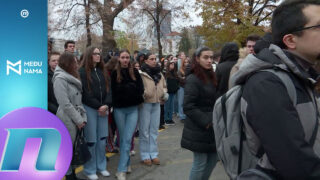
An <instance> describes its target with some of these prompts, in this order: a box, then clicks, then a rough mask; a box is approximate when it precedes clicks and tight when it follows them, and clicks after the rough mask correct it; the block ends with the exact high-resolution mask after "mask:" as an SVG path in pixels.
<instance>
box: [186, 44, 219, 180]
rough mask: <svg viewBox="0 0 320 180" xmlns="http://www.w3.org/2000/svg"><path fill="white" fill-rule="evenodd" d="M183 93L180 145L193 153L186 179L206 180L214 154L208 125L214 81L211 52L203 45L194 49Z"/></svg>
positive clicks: (214, 161)
mask: <svg viewBox="0 0 320 180" xmlns="http://www.w3.org/2000/svg"><path fill="white" fill-rule="evenodd" d="M193 57H195V59H194V60H193V63H194V64H193V66H192V69H191V74H190V75H189V76H187V79H186V83H185V87H184V88H185V92H184V104H183V108H184V113H185V114H186V120H185V123H184V128H183V133H182V140H181V147H183V148H185V149H188V150H190V151H192V152H193V164H192V168H191V172H190V177H189V179H190V180H207V179H209V177H210V175H211V172H212V170H213V168H214V167H215V165H216V163H217V160H218V156H217V153H216V147H215V139H214V133H213V128H212V121H211V120H212V109H213V106H214V103H215V97H216V85H217V80H216V76H215V73H214V71H213V68H212V61H213V52H212V50H211V49H209V48H207V47H202V48H199V49H198V50H197V51H196V52H195V56H193Z"/></svg>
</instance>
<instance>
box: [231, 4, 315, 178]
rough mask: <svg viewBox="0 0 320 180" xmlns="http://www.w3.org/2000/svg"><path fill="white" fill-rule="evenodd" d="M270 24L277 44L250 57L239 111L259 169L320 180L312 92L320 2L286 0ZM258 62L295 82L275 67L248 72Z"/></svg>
mask: <svg viewBox="0 0 320 180" xmlns="http://www.w3.org/2000/svg"><path fill="white" fill-rule="evenodd" d="M271 27H272V39H273V43H274V44H271V45H270V47H269V48H267V49H263V50H261V51H260V52H259V53H258V54H257V55H256V56H250V55H249V56H247V58H246V60H245V61H244V62H243V64H242V65H241V66H240V69H239V71H238V72H239V73H237V77H238V78H237V79H235V82H236V84H243V83H244V86H243V93H242V98H241V113H242V117H243V119H244V121H245V122H246V123H245V127H246V128H245V129H247V131H246V133H245V134H246V136H247V137H248V136H249V137H250V139H248V138H247V139H248V141H249V142H248V145H249V148H250V151H251V152H253V151H252V150H254V152H256V154H257V158H258V159H259V160H258V164H257V168H256V169H258V170H260V171H262V172H264V173H265V174H267V175H269V176H271V178H272V179H279V180H289V179H290V180H298V179H320V132H319V131H320V129H319V125H320V124H319V105H320V104H319V99H318V98H317V95H316V93H315V91H314V87H315V85H316V83H317V80H318V77H319V76H318V73H317V72H316V70H315V69H314V68H313V66H314V64H315V63H317V62H319V61H320V1H319V0H286V1H284V2H282V3H281V4H280V5H279V6H278V7H277V8H276V9H275V11H274V12H273V17H272V23H271ZM246 62H248V63H246ZM249 62H251V63H253V62H254V64H251V65H250V63H249ZM259 62H262V63H263V64H269V65H270V67H273V69H274V70H275V71H280V72H282V73H283V74H284V75H286V76H287V78H288V80H287V81H286V82H290V83H291V84H292V86H291V87H289V86H287V87H286V86H285V84H284V83H283V80H281V79H280V78H279V77H278V76H277V75H276V74H274V73H272V72H268V71H258V72H256V73H254V74H253V73H251V72H250V71H248V69H251V68H252V65H257V64H259ZM240 72H245V73H240ZM246 74H247V75H246ZM248 74H250V75H248ZM290 92H291V93H290ZM293 94H295V96H294V95H293ZM248 128H250V129H248ZM254 145H256V146H254ZM251 172H253V171H251ZM248 173H250V172H248V171H245V172H243V175H244V176H245V175H247V174H248ZM260 174H261V173H260ZM247 177H252V176H247ZM240 179H241V178H240Z"/></svg>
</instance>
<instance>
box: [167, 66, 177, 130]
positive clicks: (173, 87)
mask: <svg viewBox="0 0 320 180" xmlns="http://www.w3.org/2000/svg"><path fill="white" fill-rule="evenodd" d="M175 66H176V63H174V62H173V61H171V62H170V63H168V65H167V73H166V74H165V77H166V80H167V81H166V82H167V89H168V94H169V99H168V100H167V101H166V103H165V104H164V121H165V123H166V125H174V124H175V122H174V121H173V120H172V115H173V108H174V107H173V106H174V98H175V96H176V93H177V91H178V89H179V78H178V74H177V70H176V69H177V68H176V67H175Z"/></svg>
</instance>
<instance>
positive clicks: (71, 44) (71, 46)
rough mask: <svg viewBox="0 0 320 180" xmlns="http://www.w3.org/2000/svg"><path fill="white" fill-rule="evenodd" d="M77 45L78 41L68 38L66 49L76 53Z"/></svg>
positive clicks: (65, 44)
mask: <svg viewBox="0 0 320 180" xmlns="http://www.w3.org/2000/svg"><path fill="white" fill-rule="evenodd" d="M75 47H76V42H74V41H72V40H68V41H66V42H65V43H64V51H67V52H70V53H74V49H75Z"/></svg>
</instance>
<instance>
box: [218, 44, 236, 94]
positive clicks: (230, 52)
mask: <svg viewBox="0 0 320 180" xmlns="http://www.w3.org/2000/svg"><path fill="white" fill-rule="evenodd" d="M238 59H239V47H238V45H237V44H236V43H234V42H228V43H226V44H225V45H224V46H223V48H222V50H221V58H220V62H219V64H218V65H217V68H216V75H217V80H218V87H217V90H218V97H220V96H222V95H223V94H224V93H226V92H227V91H228V82H229V75H230V71H231V69H232V67H233V66H234V65H235V64H236V63H237V61H238Z"/></svg>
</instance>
